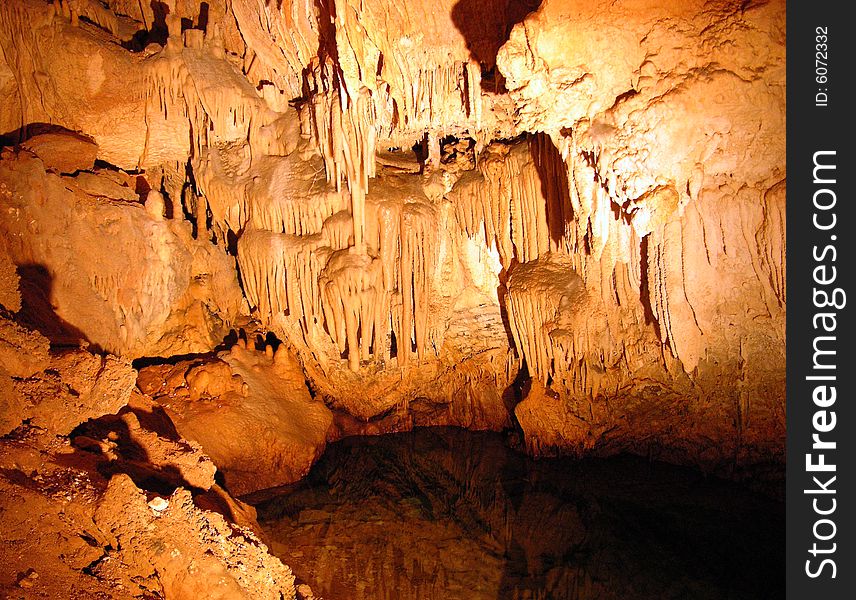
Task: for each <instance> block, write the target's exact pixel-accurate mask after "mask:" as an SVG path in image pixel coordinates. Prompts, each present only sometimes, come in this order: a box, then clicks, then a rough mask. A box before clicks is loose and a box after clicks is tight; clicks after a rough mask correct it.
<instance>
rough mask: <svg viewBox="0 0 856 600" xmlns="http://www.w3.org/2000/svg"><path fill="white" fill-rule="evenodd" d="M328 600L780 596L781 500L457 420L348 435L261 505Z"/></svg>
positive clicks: (298, 565) (300, 569)
mask: <svg viewBox="0 0 856 600" xmlns="http://www.w3.org/2000/svg"><path fill="white" fill-rule="evenodd" d="M258 508H259V517H260V519H261V521H262V526H263V527H264V528H265V529H266V530H267V532H268V533H269V535H270V536H271V538H273V540H274V542H273V544H272V549H273V551H274V553H275V554H277V555H278V556H279V557H280V558H282V559H283V561H284V562H286V563H287V564H288V565H290V566H291V567H292V569H294V571H295V574H296V575H297V576H298V578H299V579H301V580H303V581H305V582H307V583H309V584H310V585H311V586H312V588H313V590H314V591H315V593H316V594H318V595H321V596H323V597H324V598H325V599H326V600H352V599H353V600H359V599H364V598H365V599H373V600H377V599H396V600H398V599H402V600H404V599H407V600H409V599H413V600H417V599H419V600H427V599H432V600H433V599H438V598H444V599H452V598H466V599H483V598H484V599H491V600H493V599H498V598H499V599H514V600H516V599H546V598H556V599H566V598H567V599H574V598H580V599H582V598H658V599H660V598H778V597H784V506H783V504H781V503H779V502H776V501H773V500H771V499H769V498H766V497H764V496H759V495H757V494H754V493H751V492H748V491H746V490H744V489H742V488H740V487H738V486H735V485H732V484H728V483H725V482H721V481H716V480H705V479H704V478H702V477H701V476H700V475H698V474H696V473H694V472H692V471H688V470H685V469H679V468H675V467H670V466H667V465H660V464H649V463H647V462H645V461H643V460H641V459H637V458H630V457H622V458H616V459H609V460H591V461H572V460H542V461H533V460H530V459H528V458H526V457H525V456H523V455H521V454H519V453H517V452H514V451H512V450H510V449H509V448H507V447H506V445H505V443H504V438H503V436H501V435H499V434H493V433H473V432H467V431H462V430H456V429H442V428H435V429H423V430H418V431H416V432H414V433H409V434H398V435H390V436H382V437H371V438H350V439H346V440H343V441H342V442H339V443H337V444H334V445H332V446H331V447H330V448H329V449H328V451H327V452H326V454H325V455H324V457H323V458H322V459H321V461H320V462H319V463H318V464H317V465H316V466H315V467H314V468H313V470H312V472H311V473H310V475H309V477H308V478H307V479H306V480H305V481H304V482H303V483H301V484H300V485H299V486H298V487H297V488H296V489H294V490H293V491H291V492H289V493H287V494H284V495H281V496H277V497H274V498H272V499H269V500H267V501H266V502H264V503H262V504H260V505H259V507H258Z"/></svg>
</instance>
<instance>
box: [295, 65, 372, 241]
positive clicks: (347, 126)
mask: <svg viewBox="0 0 856 600" xmlns="http://www.w3.org/2000/svg"><path fill="white" fill-rule="evenodd" d="M309 103H310V104H309V107H310V116H311V118H312V123H313V133H314V134H315V138H316V140H317V142H318V149H319V151H320V153H321V157H322V158H323V160H324V170H325V172H326V174H327V180H328V181H331V182H333V183H335V184H336V189H337V190H340V189H341V185H342V183H343V182H346V183H347V185H348V191H349V192H350V198H351V215H353V218H354V220H353V223H354V232H353V233H354V247H355V248H356V251H357V252H365V205H366V193H367V192H368V186H369V179H370V178H372V177H374V176H375V147H376V145H377V130H376V129H375V111H374V104H373V100H372V93H371V91H370V90H368V89H367V88H363V89H361V90H358V91H356V92H353V93H349V92H348V90H346V89H345V87H344V85H343V83H342V79H341V78H340V77H339V76H338V75H337V74H336V72H335V69H334V68H333V67H331V66H330V65H321V66H320V67H318V68H316V69H315V71H314V72H313V77H312V80H311V92H310V96H309Z"/></svg>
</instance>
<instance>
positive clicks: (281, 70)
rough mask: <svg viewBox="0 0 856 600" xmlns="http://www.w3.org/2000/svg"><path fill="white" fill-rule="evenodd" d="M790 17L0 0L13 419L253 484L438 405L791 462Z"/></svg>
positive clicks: (343, 3)
mask: <svg viewBox="0 0 856 600" xmlns="http://www.w3.org/2000/svg"><path fill="white" fill-rule="evenodd" d="M784 41H785V6H784V2H783V1H782V0H771V1H767V2H760V1H759V2H755V1H749V2H745V1H738V0H710V1H704V2H703V1H701V0H692V1H690V2H685V3H674V2H666V3H663V2H655V1H653V0H620V1H617V2H605V1H594V2H591V1H590V2H583V1H581V0H542V1H539V0H501V1H493V0H435V1H432V2H423V1H417V2H406V3H402V2H392V1H390V0H360V1H357V0H318V1H317V2H303V1H297V0H285V1H277V2H267V1H262V0H205V1H201V0H164V1H163V2H151V3H149V2H137V1H136V0H106V1H101V0H99V1H96V0H54V1H50V2H48V1H44V0H8V1H6V2H2V3H0V106H2V110H0V143H2V145H3V148H2V151H0V234H2V235H0V304H2V306H3V309H2V310H3V312H2V315H0V316H2V318H0V340H2V341H0V358H2V361H3V362H2V364H0V392H2V400H0V407H2V408H3V412H2V415H0V426H2V429H3V433H7V432H10V431H13V430H15V429H16V428H18V427H19V426H21V425H22V424H24V425H27V426H38V427H40V428H44V429H45V430H49V431H52V432H54V433H56V434H59V435H68V434H69V433H70V432H72V430H74V428H75V427H76V426H77V425H78V424H79V423H80V422H81V420H84V418H95V419H96V423H95V424H94V425H91V426H90V427H89V429H88V430H87V431H88V433H86V432H79V433H80V436H82V437H83V438H88V441H87V440H85V439H81V440H80V441H79V443H80V444H83V445H84V446H86V447H87V448H89V450H86V451H87V452H90V451H91V452H92V453H96V452H97V453H99V454H100V455H101V456H102V459H103V460H107V462H110V463H114V465H113V466H114V467H115V468H119V467H120V466H121V465H124V467H122V468H126V470H134V469H137V472H138V474H139V473H143V472H148V473H149V474H150V475H152V476H153V477H160V478H164V477H166V479H169V480H171V481H172V482H173V484H177V483H179V482H180V480H181V481H184V482H185V483H187V485H186V486H183V487H190V488H196V489H197V491H198V490H199V489H205V488H210V487H211V486H210V484H211V477H212V475H211V473H210V472H209V470H207V469H208V467H206V466H205V465H203V464H202V463H199V461H198V460H197V459H198V458H199V456H200V455H201V454H202V453H204V454H205V455H208V456H210V457H211V459H213V463H214V464H216V465H217V466H218V468H219V469H221V472H222V473H223V475H224V478H225V481H226V487H227V488H228V489H229V491H230V492H231V493H238V494H242V493H248V492H252V491H255V490H258V489H260V488H264V487H268V486H274V485H279V484H282V483H286V482H289V481H294V480H296V479H298V478H300V477H301V476H303V475H304V474H305V473H306V471H307V469H308V468H309V466H310V465H311V464H312V462H313V461H314V460H316V459H317V457H318V456H319V454H320V453H321V452H322V451H323V448H324V446H325V443H326V442H327V441H329V440H334V439H338V438H340V437H343V436H347V435H352V434H364V433H369V434H378V433H384V432H390V431H401V430H407V429H411V428H413V427H416V426H422V425H457V426H462V427H468V428H472V429H495V430H500V429H507V428H519V429H520V430H521V432H522V434H523V437H524V445H525V447H526V449H527V450H528V451H529V452H531V453H533V454H554V453H570V454H577V455H582V454H611V453H615V452H620V451H631V452H635V453H639V454H644V455H648V456H656V457H661V458H664V459H667V460H670V461H673V462H678V463H683V464H694V465H699V466H701V467H703V468H705V469H710V470H713V471H715V472H717V473H719V474H727V475H730V476H737V477H739V476H742V474H744V469H745V470H746V471H745V473H750V472H751V469H752V468H753V466H754V465H766V464H774V465H775V464H778V465H781V464H782V463H783V461H784V439H785V435H784V432H785V403H784V382H785V314H786V286H785V273H786V262H785V185H786V170H785V150H784V118H785V117H784V115H785V110H784V108H785V44H784ZM18 277H20V286H18V285H17V282H18ZM31 330H36V331H37V332H38V333H36V331H31ZM241 331H243V334H241V333H239V332H241ZM236 335H237V336H238V337H240V338H241V340H242V341H241V342H240V343H236V342H235V340H236ZM256 340H258V343H257V342H256ZM267 348H270V350H268V349H267ZM273 348H276V351H275V352H274V351H273ZM134 360H137V361H139V362H137V363H135V364H136V366H139V367H141V371H140V375H139V380H138V386H139V388H140V389H142V391H143V392H145V393H146V394H148V395H150V396H152V397H153V398H154V399H155V403H156V404H155V406H154V407H153V408H151V410H150V411H148V413H150V415H152V416H150V417H146V418H151V419H152V420H153V421H159V420H164V419H165V420H166V421H174V423H175V426H176V427H177V430H178V431H177V432H172V433H171V434H170V435H171V436H172V437H169V436H168V441H169V444H166V442H164V440H163V439H162V440H160V441H157V440H154V438H151V436H148V435H147V434H143V433H140V431H142V430H145V429H146V424H145V423H143V420H145V419H143V420H140V421H139V423H137V422H135V421H134V420H133V419H132V418H131V417H129V416H128V415H127V414H124V415H123V414H117V412H120V411H121V410H122V407H123V406H124V405H125V404H127V402H128V401H129V400H131V399H132V398H136V397H137V395H138V392H136V391H133V390H132V388H133V377H134V375H133V373H134V370H133V368H132V366H133V365H131V364H129V361H134ZM63 386H65V387H63ZM137 399H138V398H137ZM66 406H68V407H72V409H69V410H66V409H65V408H64V407H66ZM162 413H163V414H162ZM135 414H136V413H135ZM164 414H165V415H166V416H164ZM70 415H74V416H70ZM105 415H106V416H105ZM110 415H112V417H111V416H110ZM99 417H102V418H103V419H105V420H99V419H98V418H99ZM138 419H139V417H138ZM111 427H112V428H113V429H110V428H111ZM105 428H106V429H105ZM119 430H121V431H119ZM110 431H113V433H114V434H115V435H114V437H116V439H110V437H109V436H110ZM80 436H78V437H80ZM117 436H118V437H117ZM160 437H161V438H163V436H160ZM182 438H186V439H187V440H191V441H192V442H193V444H196V445H191V446H186V445H183V444H187V442H186V441H185V442H180V441H179V440H181V439H182ZM135 439H136V440H139V442H133V440H135ZM164 439H167V438H164ZM105 440H106V441H105ZM131 442H133V444H137V443H139V444H141V445H142V446H145V445H146V444H149V443H152V444H155V445H157V446H158V447H162V451H159V452H155V453H154V454H153V455H152V457H153V459H155V463H158V461H160V462H161V463H164V461H166V462H165V463H164V464H166V463H169V460H167V459H168V458H169V456H172V455H174V454H175V453H180V454H186V455H187V456H193V457H194V458H193V459H192V460H191V459H187V461H185V462H182V464H181V465H178V464H177V463H176V465H173V466H174V467H175V469H176V470H175V471H172V472H171V478H170V477H168V475H170V473H167V472H166V470H165V469H164V468H163V464H160V465H157V464H155V465H152V464H149V463H148V462H147V461H136V463H134V461H133V460H130V461H128V460H126V461H125V462H121V461H118V460H111V459H110V456H111V453H113V454H115V453H116V452H117V450H116V448H119V449H121V447H122V446H123V444H125V447H126V448H127V447H128V445H129V444H131ZM161 442H163V443H161ZM111 444H112V445H111ZM176 444H177V445H176ZM114 446H115V447H114ZM167 447H168V449H164V448H167ZM120 453H121V452H120ZM194 460H196V461H197V463H199V464H195V463H194V464H191V463H193V461H194ZM203 462H204V461H203ZM191 479H192V482H191ZM114 480H115V481H116V483H114V484H111V485H112V486H114V487H115V489H117V490H120V492H121V494H123V495H124V497H125V498H126V499H127V498H131V497H133V493H132V490H131V489H130V485H128V483H127V482H122V480H120V479H116V478H115V477H114ZM117 493H119V492H117ZM185 500H186V498H185V497H184V496H181V497H180V498H178V500H177V504H178V505H179V506H184V504H186V502H185ZM128 501H129V502H131V501H132V500H128ZM133 502H134V503H136V504H139V502H137V501H136V500H133ZM170 502H172V501H170ZM170 506H173V504H170ZM140 510H141V511H142V509H140ZM170 510H171V509H170ZM182 510H184V509H176V513H174V514H175V518H176V519H178V520H181V519H182V518H189V517H188V514H189V513H187V512H186V511H185V512H184V513H182V514H183V516H180V515H179V512H180V511H182ZM142 512H145V511H142ZM170 514H173V513H170ZM115 535H117V536H118V535H119V534H115ZM205 560H206V565H207V561H208V559H207V558H206V559H205ZM209 566H210V567H211V569H213V570H212V571H211V572H212V573H213V572H215V571H216V570H217V569H219V567H216V568H215V567H214V566H211V565H207V566H206V568H208V567H209ZM164 568H165V569H167V568H169V569H171V568H172V566H164ZM145 576H146V577H147V576H148V574H146V575H145ZM170 577H171V576H170ZM171 581H172V583H169V584H168V586H172V585H173V584H174V585H175V586H178V587H176V588H175V589H184V588H182V587H181V586H182V585H183V584H182V583H181V582H180V581H178V580H177V579H176V580H174V581H173V580H171ZM228 585H231V583H230V584H228ZM235 585H239V586H240V585H242V584H241V583H240V582H239V583H237V584H235ZM230 589H232V588H230ZM236 589H237V588H235V590H236ZM235 590H232V591H235ZM224 593H225V591H224ZM236 593H237V592H236Z"/></svg>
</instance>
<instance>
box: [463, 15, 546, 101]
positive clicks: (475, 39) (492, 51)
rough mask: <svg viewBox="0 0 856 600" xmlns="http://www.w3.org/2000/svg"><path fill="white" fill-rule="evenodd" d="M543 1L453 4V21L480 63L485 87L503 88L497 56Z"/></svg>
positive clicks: (486, 89) (497, 90) (492, 89)
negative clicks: (518, 27)
mask: <svg viewBox="0 0 856 600" xmlns="http://www.w3.org/2000/svg"><path fill="white" fill-rule="evenodd" d="M541 2H542V0H460V1H459V2H458V3H457V4H455V6H454V7H452V21H453V22H454V24H455V27H457V29H458V31H460V32H461V35H463V36H464V39H465V40H466V42H467V49H468V50H469V51H470V56H471V57H472V59H473V60H475V61H476V62H478V63H479V64H480V65H481V69H482V89H483V90H485V91H491V92H496V93H498V92H501V91H503V90H504V88H505V84H504V79H503V78H502V74H501V73H499V72H498V71H497V69H496V55H497V53H498V52H499V49H500V48H501V47H502V45H503V44H504V43H505V42H507V41H508V37H509V35H510V34H511V30H512V29H513V28H514V26H515V25H517V24H518V23H520V22H522V21H523V19H525V18H526V16H527V15H529V14H530V13H532V12H534V11H536V10H538V8H539V7H540V6H541ZM491 82H493V85H490V83H491ZM486 84H487V85H486Z"/></svg>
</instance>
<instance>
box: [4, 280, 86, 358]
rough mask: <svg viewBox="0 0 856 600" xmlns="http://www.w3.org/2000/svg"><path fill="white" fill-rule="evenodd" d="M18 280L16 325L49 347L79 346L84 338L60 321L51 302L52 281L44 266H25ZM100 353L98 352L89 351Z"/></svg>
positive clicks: (62, 320)
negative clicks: (45, 340)
mask: <svg viewBox="0 0 856 600" xmlns="http://www.w3.org/2000/svg"><path fill="white" fill-rule="evenodd" d="M17 270H18V277H19V278H20V280H21V282H20V285H19V287H20V290H21V310H20V311H18V319H17V320H18V321H19V322H20V323H21V324H22V325H24V326H25V327H28V328H29V329H35V330H36V331H38V332H39V333H41V334H42V335H43V336H45V337H46V338H48V340H50V343H51V346H60V347H61V346H79V345H80V342H82V341H85V340H86V336H85V335H83V333H82V332H81V331H80V330H79V329H78V328H77V327H75V326H74V325H72V324H71V323H69V322H68V321H66V320H65V319H63V318H62V317H60V316H59V315H58V314H57V313H56V309H55V307H54V305H53V303H52V302H51V292H52V290H53V277H52V276H51V274H50V272H49V271H48V270H47V268H45V267H44V266H43V265H38V264H25V265H19V266H18V269H17ZM89 348H90V350H92V351H95V352H100V349H99V348H96V347H94V346H90V347H89Z"/></svg>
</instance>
